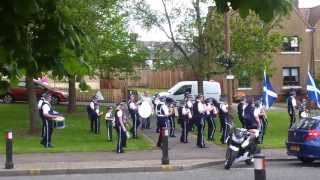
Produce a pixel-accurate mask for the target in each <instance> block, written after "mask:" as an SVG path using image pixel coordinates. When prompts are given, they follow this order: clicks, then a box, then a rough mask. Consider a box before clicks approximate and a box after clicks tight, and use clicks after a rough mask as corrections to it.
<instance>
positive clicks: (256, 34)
mask: <svg viewBox="0 0 320 180" xmlns="http://www.w3.org/2000/svg"><path fill="white" fill-rule="evenodd" d="M280 22H281V16H277V18H275V19H274V20H273V21H272V22H269V23H265V22H263V21H262V20H261V19H260V18H259V17H258V16H257V15H256V14H254V13H250V14H249V15H248V16H247V17H246V18H240V17H239V16H235V17H233V18H232V19H231V30H232V35H231V44H232V52H233V53H234V54H237V55H239V57H240V58H239V59H238V62H237V63H236V65H235V66H234V68H233V72H234V74H235V75H236V77H238V78H241V77H243V76H246V77H244V78H248V79H249V80H250V79H251V80H252V78H251V77H254V78H256V79H257V80H261V79H262V77H263V71H264V69H265V68H267V70H268V72H269V74H270V75H271V74H272V73H271V72H272V70H273V69H272V68H270V65H271V63H272V58H273V56H274V53H275V52H276V51H277V49H279V47H281V45H282V35H281V34H280V33H278V32H273V31H271V30H272V29H273V28H275V27H278V26H279V23H280Z"/></svg>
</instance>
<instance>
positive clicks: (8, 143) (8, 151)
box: [5, 131, 14, 169]
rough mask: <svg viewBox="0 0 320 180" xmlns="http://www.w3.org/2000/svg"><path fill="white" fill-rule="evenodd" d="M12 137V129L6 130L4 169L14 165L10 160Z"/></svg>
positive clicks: (11, 167)
mask: <svg viewBox="0 0 320 180" xmlns="http://www.w3.org/2000/svg"><path fill="white" fill-rule="evenodd" d="M12 139H13V133H12V131H7V132H6V164H5V168H6V169H13V167H14V165H13V162H12Z"/></svg>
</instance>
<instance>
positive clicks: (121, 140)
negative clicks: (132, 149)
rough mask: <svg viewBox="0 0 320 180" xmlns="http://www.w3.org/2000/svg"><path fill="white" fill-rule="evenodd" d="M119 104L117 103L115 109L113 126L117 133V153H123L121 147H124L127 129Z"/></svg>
mask: <svg viewBox="0 0 320 180" xmlns="http://www.w3.org/2000/svg"><path fill="white" fill-rule="evenodd" d="M122 109H123V107H122V105H121V104H118V105H117V108H116V111H115V126H116V129H117V133H118V142H117V153H124V150H123V148H124V147H126V141H127V135H126V132H127V129H126V126H125V122H124V112H123V110H122Z"/></svg>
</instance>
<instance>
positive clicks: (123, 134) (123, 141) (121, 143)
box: [117, 126, 127, 153]
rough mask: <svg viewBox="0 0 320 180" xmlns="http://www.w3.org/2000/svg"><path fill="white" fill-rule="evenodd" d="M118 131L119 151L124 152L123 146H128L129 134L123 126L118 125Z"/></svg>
mask: <svg viewBox="0 0 320 180" xmlns="http://www.w3.org/2000/svg"><path fill="white" fill-rule="evenodd" d="M117 133H118V142H117V153H123V152H124V151H123V147H126V144H127V142H126V141H127V135H126V132H125V131H124V130H123V129H122V127H121V126H118V127H117Z"/></svg>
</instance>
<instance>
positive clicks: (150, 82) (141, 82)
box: [100, 69, 196, 89]
mask: <svg viewBox="0 0 320 180" xmlns="http://www.w3.org/2000/svg"><path fill="white" fill-rule="evenodd" d="M136 74H137V76H138V78H135V79H127V80H107V79H101V80H100V87H101V89H104V88H106V89H110V88H111V89H112V88H123V87H124V86H125V85H126V84H127V86H128V87H147V88H152V89H167V88H170V87H172V86H173V85H174V84H176V83H177V82H179V81H187V80H195V79H196V78H195V76H194V74H193V73H192V71H191V70H181V69H176V70H162V71H153V70H137V71H136Z"/></svg>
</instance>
